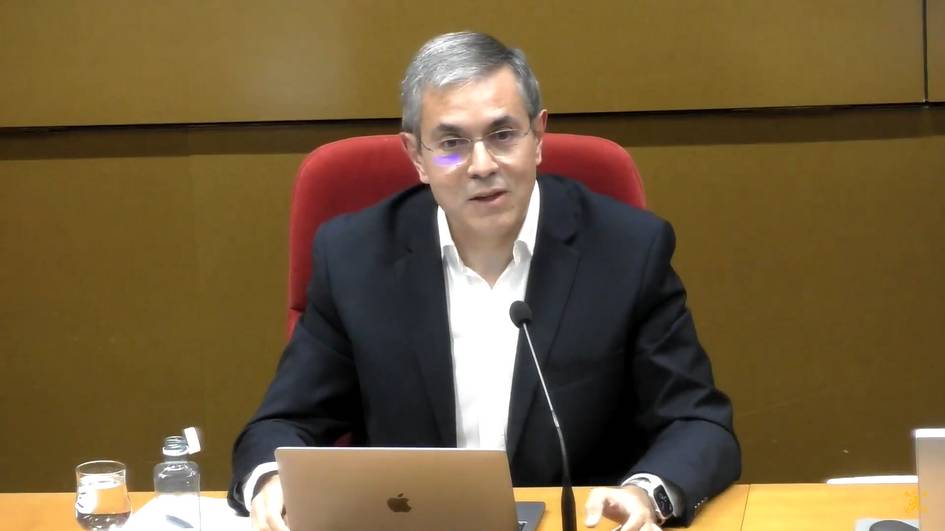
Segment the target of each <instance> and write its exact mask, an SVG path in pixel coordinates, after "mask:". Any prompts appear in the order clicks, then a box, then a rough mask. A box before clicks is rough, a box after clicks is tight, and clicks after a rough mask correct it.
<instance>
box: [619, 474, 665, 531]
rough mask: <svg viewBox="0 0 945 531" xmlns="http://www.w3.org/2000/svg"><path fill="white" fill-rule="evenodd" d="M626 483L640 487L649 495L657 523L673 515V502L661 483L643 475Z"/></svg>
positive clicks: (663, 521) (661, 522)
mask: <svg viewBox="0 0 945 531" xmlns="http://www.w3.org/2000/svg"><path fill="white" fill-rule="evenodd" d="M627 485H633V486H634V487H640V488H641V489H643V490H645V491H646V493H647V495H648V496H649V497H650V502H651V503H652V504H653V509H654V510H655V511H656V517H657V518H658V519H659V522H657V524H659V525H663V524H664V523H666V520H669V519H670V518H671V517H672V516H673V502H672V500H670V499H669V494H667V492H666V487H664V486H663V485H662V484H661V483H656V482H653V481H650V480H649V479H647V478H645V477H635V478H632V479H630V480H629V481H627Z"/></svg>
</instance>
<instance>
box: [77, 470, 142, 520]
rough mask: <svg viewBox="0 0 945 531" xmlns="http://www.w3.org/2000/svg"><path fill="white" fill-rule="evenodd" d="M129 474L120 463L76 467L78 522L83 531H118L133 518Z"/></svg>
mask: <svg viewBox="0 0 945 531" xmlns="http://www.w3.org/2000/svg"><path fill="white" fill-rule="evenodd" d="M126 476H127V471H126V468H125V465H124V463H119V462H118V461H89V462H87V463H82V464H81V465H79V466H77V467H75V484H76V487H75V520H76V522H78V523H79V525H80V526H82V528H83V529H118V528H120V527H121V526H123V525H124V524H125V522H127V521H128V517H129V516H131V499H130V498H128V485H127V483H126V481H125V479H126Z"/></svg>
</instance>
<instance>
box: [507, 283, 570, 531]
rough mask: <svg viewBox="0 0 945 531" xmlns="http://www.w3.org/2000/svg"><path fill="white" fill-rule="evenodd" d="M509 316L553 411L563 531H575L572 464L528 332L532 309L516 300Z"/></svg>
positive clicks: (552, 418) (510, 308)
mask: <svg viewBox="0 0 945 531" xmlns="http://www.w3.org/2000/svg"><path fill="white" fill-rule="evenodd" d="M509 317H510V318H511V319H512V324H514V325H515V326H516V327H517V328H519V329H521V330H522V331H523V332H525V339H526V341H528V350H529V351H531V353H532V360H533V361H534V362H535V372H537V373H538V381H539V382H540V383H541V390H542V391H544V392H545V400H546V401H547V402H548V409H549V410H550V411H551V420H552V422H554V424H555V431H557V432H558V444H560V445H561V464H562V470H561V529H562V531H575V530H576V529H577V516H576V514H575V510H574V490H573V489H572V488H571V487H572V485H571V466H570V465H569V464H568V450H567V448H565V446H564V435H563V434H562V433H561V424H560V423H559V422H558V415H557V414H555V407H554V406H553V405H551V395H550V394H548V386H546V385H545V376H544V375H543V374H542V372H541V366H540V365H538V355H537V354H535V347H534V345H532V336H531V334H529V333H528V323H531V322H532V309H531V308H530V307H529V306H528V303H526V302H525V301H515V302H513V303H512V305H511V306H509Z"/></svg>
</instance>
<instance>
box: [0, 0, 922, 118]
mask: <svg viewBox="0 0 945 531" xmlns="http://www.w3.org/2000/svg"><path fill="white" fill-rule="evenodd" d="M921 5H922V2H921V0H830V1H824V0H798V1H795V2H752V1H748V0H741V1H733V0H729V1H717V0H685V1H680V2H662V1H659V0H641V1H635V2H626V1H619V0H614V1H609V2H595V3H589V4H588V3H585V4H581V5H577V4H574V2H571V1H566V0H552V1H549V0H544V1H541V2H539V1H537V0H528V1H522V2H513V3H509V2H499V1H497V0H489V1H485V2H478V3H468V2H460V3H452V4H449V7H448V8H444V7H443V4H442V3H440V2H432V1H426V0H425V1H420V2H403V1H398V2H390V1H382V0H375V1H367V0H360V1H341V0H330V1H325V2H303V1H282V2H252V1H250V0H234V1H226V2H224V1H219V0H218V1H205V2H184V1H182V0H173V1H170V2H162V3H160V4H157V3H140V2H139V3H133V4H127V5H126V4H116V3H115V2H111V1H107V0H93V1H84V2H78V1H77V0H56V1H52V2H37V3H28V2H7V3H4V4H2V5H0V21H2V22H0V71H3V72H8V73H10V75H8V76H5V77H6V79H5V82H4V83H3V84H0V126H38V125H85V124H129V123H130V124H137V123H202V122H231V121H274V120H310V119H336V118H372V117H393V116H397V115H398V114H399V108H398V100H397V85H398V82H399V79H400V77H401V75H402V73H403V69H404V67H405V66H406V63H407V61H408V60H409V58H410V56H411V54H412V53H413V52H414V51H415V50H416V48H417V47H418V46H419V45H420V44H421V43H422V42H423V41H424V40H426V39H427V38H429V37H430V36H432V35H435V34H438V33H442V32H445V31H452V30H458V29H469V28H473V29H479V30H483V31H488V32H492V33H494V34H496V35H497V36H499V37H500V38H502V39H504V40H506V41H508V42H509V43H510V44H513V45H517V46H520V47H522V48H524V49H525V50H526V52H528V54H529V56H530V57H531V59H532V61H533V64H534V66H535V69H536V71H537V73H538V75H539V78H540V79H541V80H542V82H543V86H544V89H545V96H546V99H547V103H548V106H549V107H550V108H551V109H552V110H553V111H555V112H565V113H572V112H599V111H639V110H673V109H705V108H740V107H769V106H794V105H832V104H874V103H894V102H916V101H920V100H921V99H922V97H923V76H922V70H923V65H922V37H921V35H922V32H921V27H922V26H921V21H922V13H921Z"/></svg>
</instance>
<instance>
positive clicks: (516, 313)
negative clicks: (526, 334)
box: [509, 301, 532, 328]
mask: <svg viewBox="0 0 945 531" xmlns="http://www.w3.org/2000/svg"><path fill="white" fill-rule="evenodd" d="M509 317H511V318H512V324H514V325H515V326H516V327H518V328H521V327H522V325H523V324H528V323H530V322H532V309H531V308H529V306H528V303H527V302H525V301H515V302H513V303H512V305H511V306H509Z"/></svg>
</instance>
